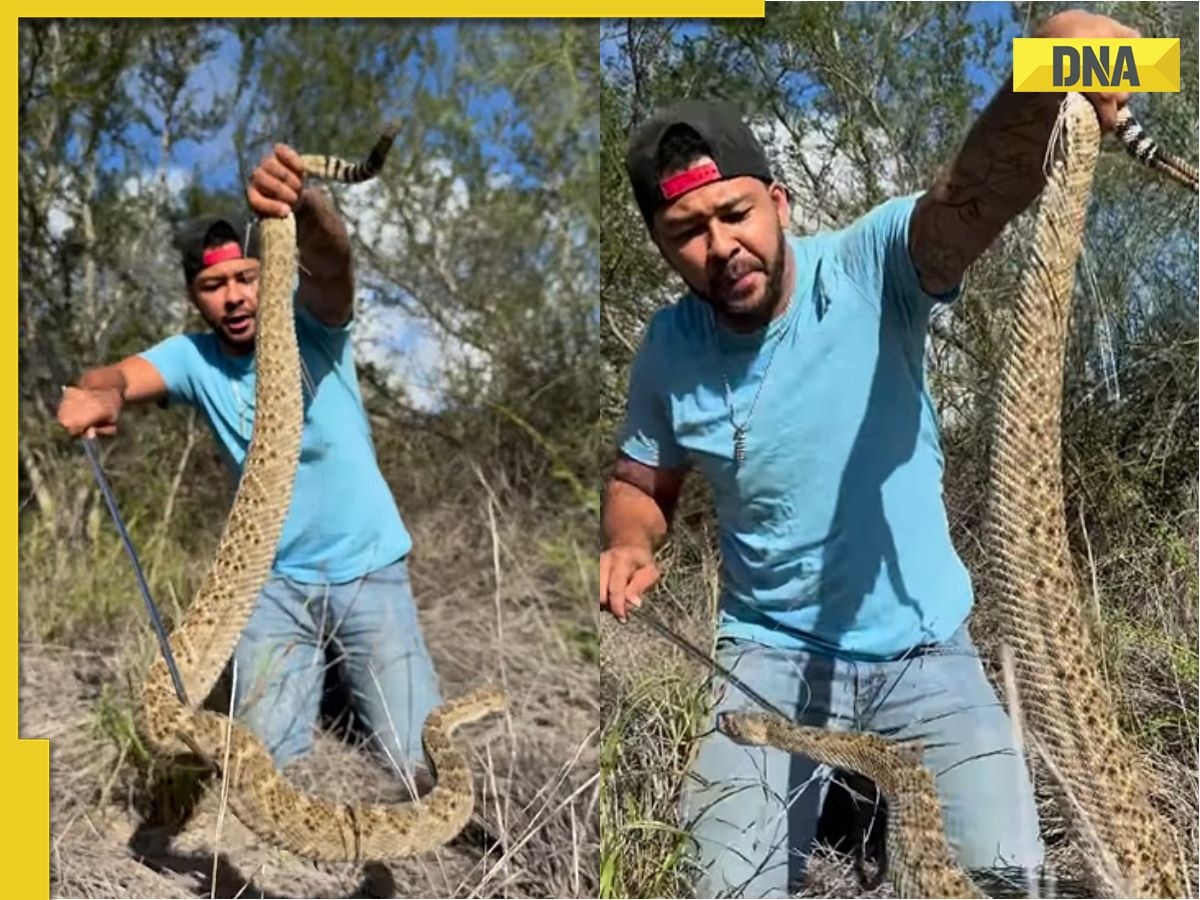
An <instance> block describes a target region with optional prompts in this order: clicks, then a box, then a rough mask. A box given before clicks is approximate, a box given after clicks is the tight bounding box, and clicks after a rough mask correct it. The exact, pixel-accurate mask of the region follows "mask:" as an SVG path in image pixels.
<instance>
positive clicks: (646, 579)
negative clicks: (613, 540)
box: [600, 546, 659, 622]
mask: <svg viewBox="0 0 1200 900" xmlns="http://www.w3.org/2000/svg"><path fill="white" fill-rule="evenodd" d="M658 575H659V571H658V565H657V564H656V563H655V562H654V554H653V553H652V552H651V551H650V550H648V549H647V548H645V547H637V546H617V547H609V548H608V549H607V550H605V551H604V552H603V553H601V554H600V605H601V606H605V607H608V610H609V612H611V613H612V614H613V615H614V616H616V617H617V618H618V619H620V620H621V621H622V622H626V621H628V620H629V608H630V607H631V606H639V605H640V604H641V602H642V594H644V593H645V592H646V591H648V590H649V589H650V588H651V587H652V586H653V585H654V583H655V582H656V581H658Z"/></svg>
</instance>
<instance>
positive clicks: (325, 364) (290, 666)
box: [58, 145, 440, 772]
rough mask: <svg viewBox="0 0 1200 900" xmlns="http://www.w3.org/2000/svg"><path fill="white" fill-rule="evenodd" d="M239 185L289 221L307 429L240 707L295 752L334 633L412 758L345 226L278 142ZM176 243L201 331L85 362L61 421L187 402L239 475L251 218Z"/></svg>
mask: <svg viewBox="0 0 1200 900" xmlns="http://www.w3.org/2000/svg"><path fill="white" fill-rule="evenodd" d="M247 198H248V200H249V204H250V208H251V210H252V211H253V212H254V213H255V214H256V215H258V216H261V217H266V216H283V215H286V214H287V212H289V211H292V212H294V214H295V218H296V241H297V251H298V253H299V259H300V263H301V266H300V277H299V279H298V287H297V289H296V294H295V301H296V302H295V315H296V333H297V339H298V343H299V348H300V359H301V375H302V383H303V393H304V430H303V433H302V438H301V447H300V461H299V465H298V468H297V472H296V481H295V488H294V491H293V495H292V502H291V507H290V508H289V511H288V516H287V520H286V522H285V524H284V528H283V533H282V535H281V537H280V541H279V546H278V549H277V552H276V557H275V561H274V565H273V568H272V574H271V578H270V580H269V581H268V582H267V584H266V586H265V587H264V588H263V591H262V593H261V595H260V597H259V601H258V604H257V605H256V607H255V610H254V612H253V614H252V615H251V617H250V620H249V622H248V623H247V625H246V628H245V630H244V631H243V633H242V636H241V639H240V640H239V642H238V645H237V649H236V651H235V653H234V662H235V664H236V667H235V678H234V694H235V696H234V703H235V711H236V715H237V716H238V717H239V718H240V719H242V720H243V721H245V722H246V723H247V724H248V725H249V726H250V727H251V728H252V729H253V730H254V731H255V732H256V733H257V734H258V735H259V737H260V738H262V739H263V741H264V742H265V743H266V744H267V746H268V748H269V749H270V750H271V753H272V755H273V756H274V758H275V761H276V763H277V764H278V765H280V766H283V765H285V764H286V763H288V762H289V761H291V760H292V759H294V758H296V757H298V756H301V755H303V754H304V753H306V752H307V751H308V750H309V749H310V748H311V746H312V741H313V730H314V725H315V723H316V719H317V714H318V711H319V705H320V699H321V693H322V691H321V689H322V685H323V683H324V677H323V676H324V672H325V667H326V664H327V663H326V657H325V652H324V651H325V649H326V647H328V646H330V645H332V647H333V648H334V650H335V654H336V659H337V660H338V661H339V662H340V663H341V666H342V670H343V672H344V674H345V676H346V682H347V685H348V687H349V689H350V691H351V695H352V697H353V699H354V701H355V706H356V711H357V713H358V715H359V717H360V718H361V720H362V722H363V724H364V725H365V727H366V728H367V729H368V730H369V731H370V733H371V734H372V736H373V738H374V739H375V740H374V742H375V744H376V746H377V747H378V749H380V750H382V751H383V752H384V753H385V754H386V756H387V757H388V761H389V762H390V764H391V765H393V766H395V767H396V768H397V769H398V770H401V771H406V772H407V771H410V770H411V768H412V767H413V766H414V765H416V764H419V763H422V762H423V754H422V748H421V737H420V734H421V728H422V725H423V723H424V721H425V718H426V716H427V714H428V713H429V711H430V710H431V709H433V708H434V707H435V706H436V705H437V704H438V703H439V702H440V700H439V689H438V682H437V677H436V675H435V673H434V669H433V665H432V663H431V661H430V658H429V654H428V652H427V650H426V648H425V644H424V641H423V639H422V637H421V631H420V627H419V624H418V622H417V617H416V611H415V608H414V604H413V598H412V593H411V589H410V586H409V579H408V571H407V568H406V557H407V555H408V553H409V550H410V549H411V548H412V541H411V539H410V537H409V534H408V532H407V530H406V529H405V527H404V523H403V522H402V521H401V519H400V514H399V512H398V511H397V509H396V504H395V502H394V501H393V499H392V495H391V491H390V490H389V489H388V485H387V482H386V481H385V480H384V478H383V475H382V474H381V473H380V471H379V466H378V463H377V462H376V458H375V449H374V445H373V441H372V436H371V429H370V424H369V422H368V419H367V415H366V411H365V409H364V407H363V402H362V397H361V396H360V394H359V389H358V379H357V375H356V372H355V368H354V359H353V355H352V351H351V345H350V331H351V327H352V323H353V312H354V303H353V301H354V278H353V270H352V266H351V255H350V241H349V236H348V234H347V232H346V228H345V225H344V223H343V222H342V220H341V218H340V217H339V216H338V214H337V212H336V211H335V209H334V207H333V205H332V203H331V202H330V201H329V199H328V197H327V196H326V195H325V194H323V193H322V192H320V191H316V190H313V189H311V188H307V187H305V186H304V183H303V172H302V170H301V167H300V161H299V157H298V156H297V155H296V153H295V152H294V151H293V150H292V149H291V148H289V147H286V146H283V145H278V146H276V147H275V149H274V151H273V152H272V153H271V154H268V156H267V157H266V158H264V160H263V161H262V163H261V164H260V165H259V166H258V167H257V168H256V169H255V170H254V173H253V174H252V176H251V178H250V182H249V186H248V188H247ZM178 245H179V249H180V251H181V256H182V262H183V274H184V279H185V282H186V285H187V291H188V296H189V297H190V299H191V301H192V303H193V304H194V305H195V307H196V309H197V310H198V311H199V312H200V314H201V316H202V317H203V318H204V320H205V322H207V324H208V326H209V330H208V331H207V332H204V333H197V334H180V335H175V336H174V337H169V338H167V339H166V340H164V341H162V342H161V343H159V344H157V345H156V346H154V347H151V348H150V349H148V350H146V351H144V352H143V353H139V354H137V355H136V356H131V357H129V358H127V359H123V360H121V361H120V362H118V363H115V364H113V365H110V366H104V367H102V368H96V369H91V370H89V371H87V372H85V373H84V374H83V376H82V377H81V378H80V379H79V383H78V386H76V387H68V388H67V389H66V390H65V392H64V396H63V400H62V403H61V405H60V406H59V410H58V419H59V422H60V423H61V424H62V425H63V427H64V428H66V429H67V431H68V432H70V433H71V434H72V435H80V434H87V435H89V436H90V435H96V434H103V435H112V434H114V433H115V432H116V426H117V420H118V418H119V416H120V415H121V411H122V410H123V409H124V407H125V406H126V405H127V404H130V403H144V402H148V401H155V402H158V403H160V404H162V405H164V406H165V405H167V404H169V403H187V404H189V405H191V406H193V407H195V408H196V409H198V410H199V411H200V413H201V414H202V415H203V416H204V418H205V420H206V421H207V422H208V425H209V428H210V429H211V431H212V434H213V436H214V438H215V439H216V441H217V444H218V446H219V447H220V449H221V453H222V456H223V457H224V459H225V461H226V463H227V464H228V465H229V467H230V469H231V470H232V471H233V473H234V474H235V475H240V473H241V469H242V465H243V464H244V462H245V458H246V453H247V450H248V448H249V444H250V438H251V435H252V433H253V427H254V412H255V365H254V362H255V360H254V337H255V328H256V320H255V313H256V311H257V308H258V274H259V268H260V262H259V259H258V247H257V239H256V232H255V231H254V229H253V228H252V227H251V223H250V222H248V221H246V217H245V216H212V217H204V218H201V219H197V220H195V221H193V222H191V223H189V224H188V225H187V226H186V227H185V228H184V229H183V230H182V231H181V232H180V234H179V237H178Z"/></svg>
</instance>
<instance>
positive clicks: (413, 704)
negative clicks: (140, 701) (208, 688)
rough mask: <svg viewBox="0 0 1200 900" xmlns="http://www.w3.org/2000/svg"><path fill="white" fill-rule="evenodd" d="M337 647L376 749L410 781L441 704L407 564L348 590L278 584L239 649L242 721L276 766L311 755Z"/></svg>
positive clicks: (266, 593) (271, 586)
mask: <svg viewBox="0 0 1200 900" xmlns="http://www.w3.org/2000/svg"><path fill="white" fill-rule="evenodd" d="M330 645H332V647H333V648H334V650H335V655H336V657H337V660H338V662H339V663H340V664H341V667H342V671H343V673H344V675H345V681H346V684H347V686H348V688H349V690H350V693H351V696H352V698H353V701H354V705H355V711H356V713H357V714H358V716H359V718H360V720H361V721H362V723H363V725H364V726H365V728H366V729H367V730H368V731H369V732H370V734H371V736H372V742H373V743H374V744H375V746H376V747H377V748H378V749H380V750H382V751H383V753H384V754H385V755H386V756H387V757H388V759H389V761H390V762H391V764H392V765H393V766H395V767H396V769H397V770H403V771H407V772H409V773H410V774H411V771H412V768H413V767H414V766H416V765H418V764H421V763H423V761H424V759H423V756H424V754H423V752H422V748H421V728H422V726H423V725H424V723H425V717H426V716H427V715H428V714H429V711H430V710H432V709H433V708H434V707H435V706H437V705H438V703H440V702H441V700H440V695H439V689H438V681H437V675H436V674H435V673H434V670H433V663H432V661H431V660H430V658H429V653H428V651H427V650H426V649H425V642H424V640H423V639H422V638H421V629H420V626H419V625H418V623H417V615H416V608H415V607H414V605H413V597H412V588H411V586H410V585H409V580H408V567H407V565H406V564H405V561H404V560H403V559H402V560H400V561H398V562H395V563H393V564H391V565H389V566H386V567H384V568H382V569H377V570H376V571H374V572H371V573H369V574H367V575H365V576H363V577H362V578H357V579H355V580H354V581H348V582H345V583H342V584H302V583H300V582H297V581H293V580H292V579H290V578H287V577H284V576H275V577H272V578H271V580H270V581H268V582H267V585H266V586H265V587H264V588H263V591H262V593H261V595H260V596H259V599H258V604H257V605H256V606H255V608H254V612H253V613H252V614H251V616H250V621H249V622H248V623H247V624H246V628H245V629H244V630H243V632H242V636H241V639H240V640H239V642H238V645H237V648H236V650H235V651H234V661H235V663H236V666H237V671H236V683H235V685H234V704H235V707H234V709H235V714H236V716H237V717H238V718H239V719H240V720H242V721H243V722H245V723H246V725H247V726H248V727H249V728H250V729H251V730H252V731H254V733H255V734H257V735H258V736H259V737H260V738H261V739H262V740H263V742H264V743H265V744H266V745H267V748H268V749H269V750H270V751H271V755H272V756H273V757H274V759H275V763H276V765H278V766H284V765H286V764H287V763H288V762H289V761H291V760H293V759H295V758H297V757H299V756H302V755H304V754H305V753H307V752H308V751H309V750H311V749H312V745H313V732H314V729H315V727H316V723H317V716H318V714H319V712H320V705H321V694H322V687H323V685H324V680H325V669H326V656H325V649H326V647H327V646H330Z"/></svg>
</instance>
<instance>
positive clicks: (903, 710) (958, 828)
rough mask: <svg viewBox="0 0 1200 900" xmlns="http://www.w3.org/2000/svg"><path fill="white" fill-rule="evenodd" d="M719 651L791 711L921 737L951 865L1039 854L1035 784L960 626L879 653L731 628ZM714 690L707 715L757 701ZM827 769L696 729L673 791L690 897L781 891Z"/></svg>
mask: <svg viewBox="0 0 1200 900" xmlns="http://www.w3.org/2000/svg"><path fill="white" fill-rule="evenodd" d="M717 658H718V661H719V662H720V663H721V664H722V665H724V666H726V667H727V668H729V669H731V670H732V671H733V673H734V674H735V675H737V676H738V678H740V679H742V680H743V681H744V682H746V684H747V685H748V686H749V687H750V688H751V689H753V690H755V691H757V692H758V693H760V694H762V695H763V697H764V698H765V699H766V700H769V701H770V702H771V703H773V704H775V705H776V706H778V707H779V708H780V710H781V711H783V712H785V713H787V714H788V715H790V716H792V717H794V719H795V720H796V721H797V722H799V723H801V724H804V725H817V726H822V727H826V728H830V729H836V730H843V731H849V730H853V731H873V732H876V733H878V734H882V735H884V736H885V737H888V738H892V739H896V740H904V739H912V738H919V739H920V740H921V741H922V742H923V744H924V746H925V764H926V765H927V766H928V767H929V768H930V770H931V771H932V772H933V773H934V775H935V778H936V783H937V790H938V796H939V798H940V800H941V804H942V814H943V817H944V819H945V824H946V834H947V837H948V839H949V843H950V847H951V850H952V852H953V853H954V855H955V857H956V858H957V860H958V863H959V864H960V865H962V866H964V867H965V868H968V869H984V868H993V867H1003V866H1020V867H1026V868H1028V867H1036V866H1039V865H1040V864H1041V861H1042V853H1043V850H1042V845H1041V840H1040V837H1039V833H1038V820H1037V808H1036V806H1035V805H1034V798H1033V789H1032V786H1031V785H1030V782H1029V777H1028V775H1027V772H1026V769H1025V765H1024V761H1023V760H1022V759H1020V758H1019V757H1018V756H1017V754H1016V753H1015V752H1014V750H1013V740H1012V733H1011V729H1010V726H1009V720H1008V716H1007V715H1006V714H1005V711H1004V708H1003V707H1002V706H1001V705H1000V703H999V701H998V699H997V697H996V694H995V692H994V691H993V690H992V688H991V685H990V684H989V683H988V681H987V678H986V677H985V675H984V672H983V667H982V665H981V664H980V661H979V656H978V654H977V652H976V650H975V648H974V645H973V644H972V643H971V638H970V635H969V634H968V633H967V629H966V626H965V625H964V626H963V627H962V628H960V629H959V630H958V631H957V632H956V633H955V634H954V635H953V636H952V637H951V638H950V639H949V640H948V641H946V642H945V643H944V644H942V645H939V646H937V647H934V648H927V649H925V650H923V651H921V652H920V653H917V654H913V655H910V656H909V657H908V658H906V659H901V660H895V661H888V662H855V661H852V660H847V659H839V658H833V657H829V656H825V655H822V654H817V653H811V652H806V651H798V650H779V649H775V648H772V647H767V646H764V645H762V644H757V643H753V642H749V641H741V640H732V639H722V640H721V641H720V642H719V643H718V647H717ZM718 677H719V676H718ZM719 689H720V694H719V696H718V699H717V703H716V709H715V711H714V722H715V714H716V713H719V712H723V711H726V710H736V709H750V710H755V711H758V707H757V705H756V704H755V703H754V702H753V701H751V700H749V699H748V698H747V697H746V696H745V695H744V694H742V692H741V691H739V690H738V689H737V688H735V687H733V686H732V685H729V684H726V683H724V682H721V683H720V688H719ZM832 775H833V772H832V771H831V770H829V769H828V768H827V767H825V766H819V765H817V764H816V763H814V762H813V761H811V760H809V759H807V758H805V757H801V756H792V755H791V754H788V753H786V752H784V751H782V750H777V749H774V748H766V747H747V746H741V745H739V744H736V743H734V742H733V741H731V740H730V739H729V738H727V737H726V736H725V735H724V734H722V733H720V732H718V731H715V730H713V731H711V732H709V733H708V734H706V735H704V736H703V737H702V738H701V739H700V743H699V747H698V752H697V755H696V757H695V760H694V762H693V764H692V768H691V771H690V772H689V773H688V777H687V778H686V779H685V782H684V788H683V794H682V797H681V801H680V806H681V815H682V820H683V823H684V825H685V826H686V827H688V828H689V829H690V830H691V833H692V837H693V839H694V841H695V848H694V859H693V861H694V862H695V863H696V864H697V866H698V867H699V870H700V874H699V878H698V882H697V884H696V896H697V897H728V896H736V897H743V896H744V897H787V896H790V894H789V893H788V891H789V886H790V885H792V884H794V883H795V882H798V881H799V880H800V878H801V876H802V875H803V872H804V863H805V858H806V856H807V855H808V853H809V851H810V849H811V846H812V843H813V839H814V837H815V835H816V830H817V823H818V819H819V816H820V812H821V807H822V804H823V803H824V800H825V797H826V795H827V792H828V788H829V783H830V777H831V776H832Z"/></svg>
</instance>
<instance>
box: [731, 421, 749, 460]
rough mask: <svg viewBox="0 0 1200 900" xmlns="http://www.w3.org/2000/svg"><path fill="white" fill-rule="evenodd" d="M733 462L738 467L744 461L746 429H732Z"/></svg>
mask: <svg viewBox="0 0 1200 900" xmlns="http://www.w3.org/2000/svg"><path fill="white" fill-rule="evenodd" d="M733 461H734V463H735V464H736V465H739V466H740V465H741V464H742V463H744V462H745V461H746V429H745V428H744V427H739V428H734V429H733Z"/></svg>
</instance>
